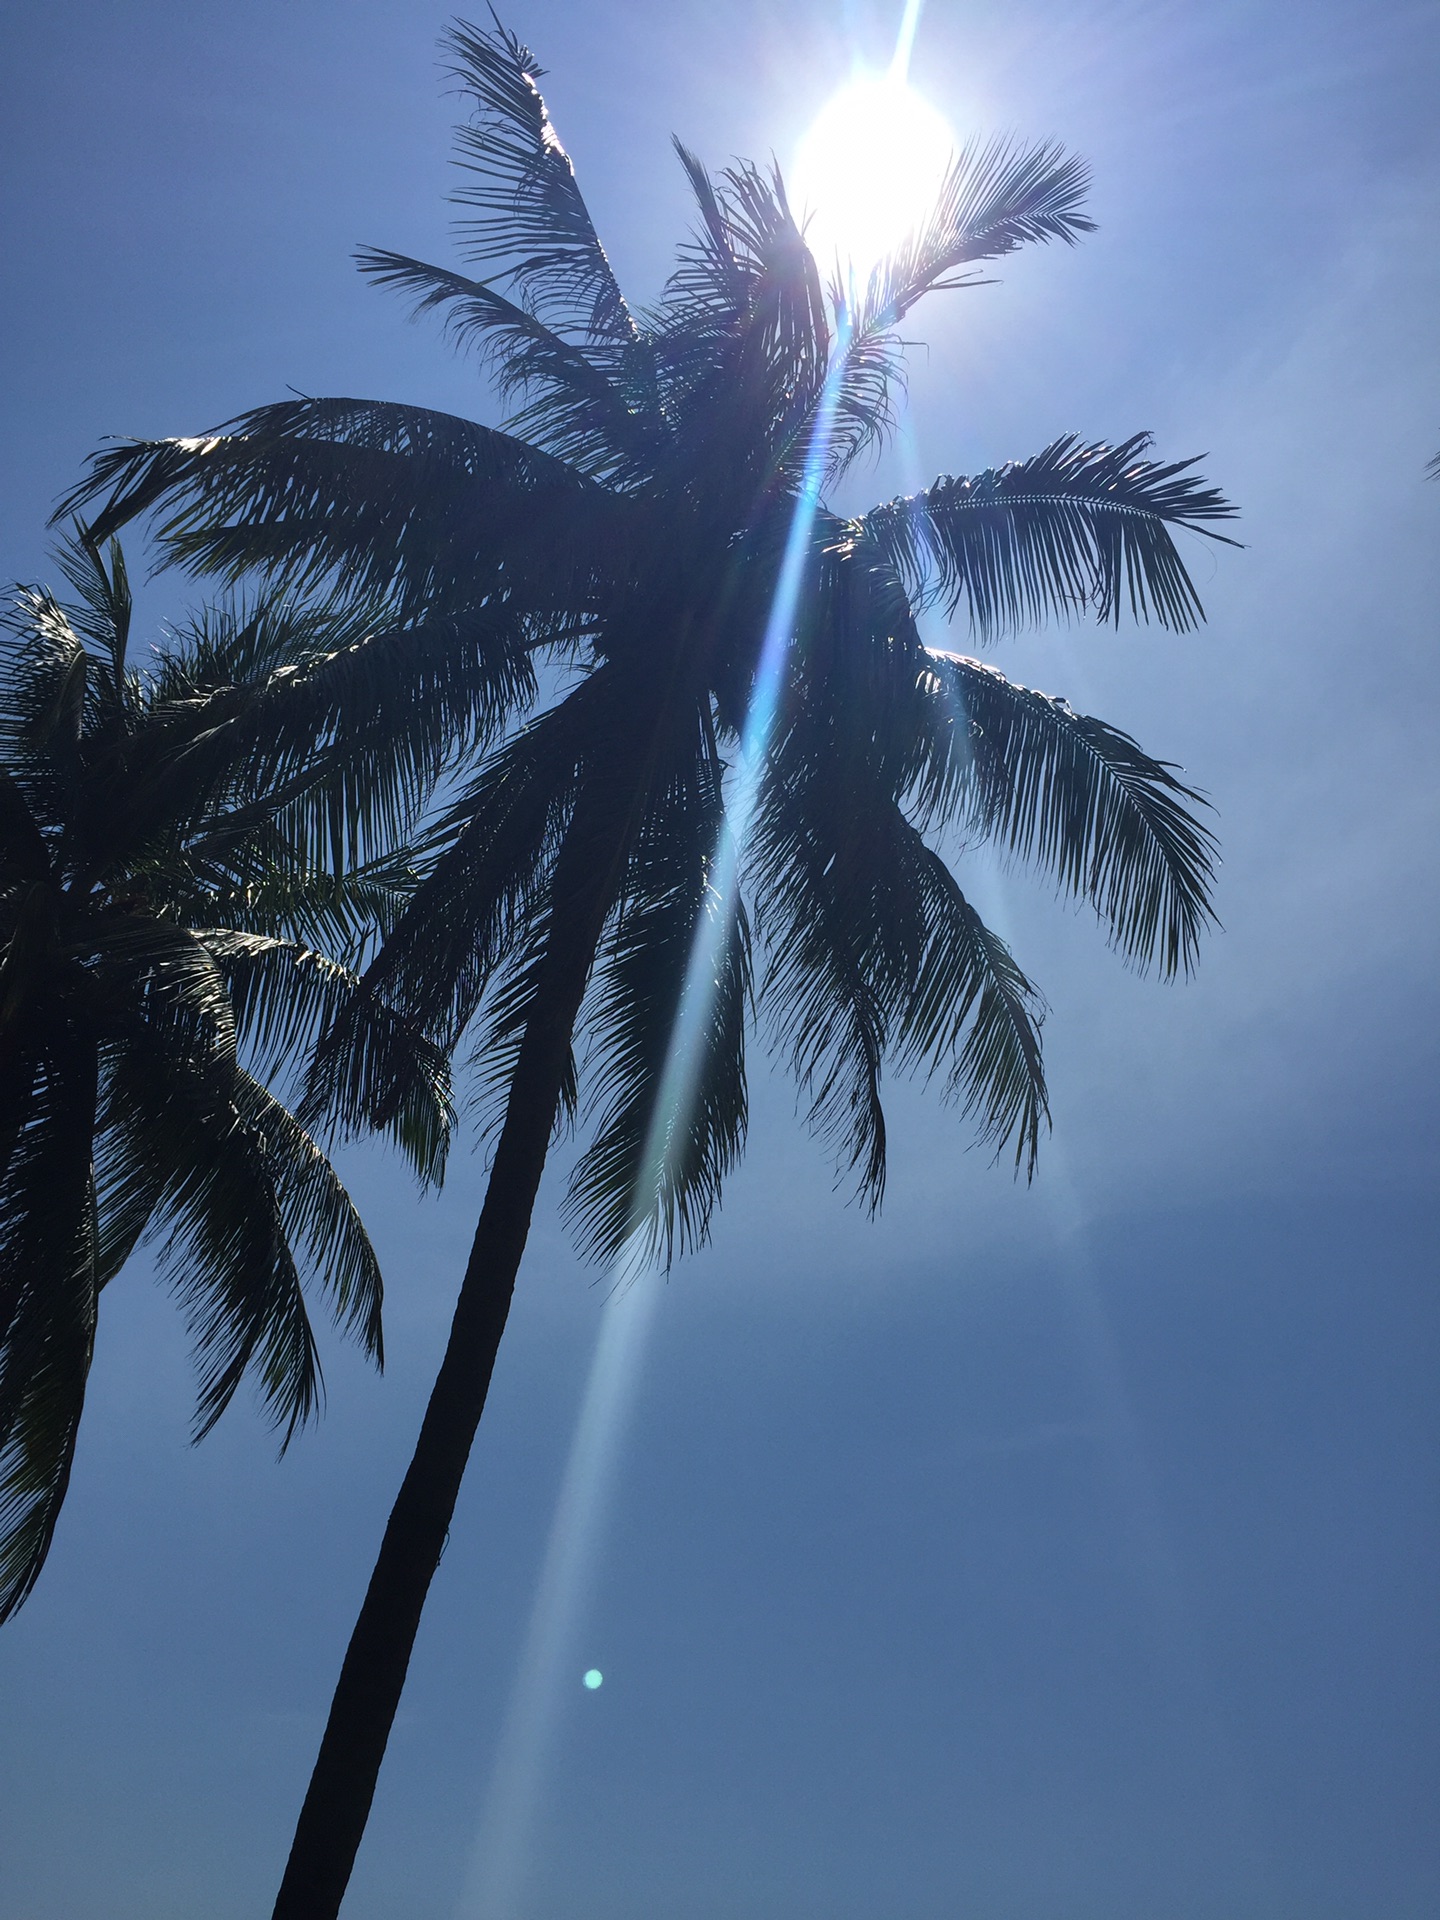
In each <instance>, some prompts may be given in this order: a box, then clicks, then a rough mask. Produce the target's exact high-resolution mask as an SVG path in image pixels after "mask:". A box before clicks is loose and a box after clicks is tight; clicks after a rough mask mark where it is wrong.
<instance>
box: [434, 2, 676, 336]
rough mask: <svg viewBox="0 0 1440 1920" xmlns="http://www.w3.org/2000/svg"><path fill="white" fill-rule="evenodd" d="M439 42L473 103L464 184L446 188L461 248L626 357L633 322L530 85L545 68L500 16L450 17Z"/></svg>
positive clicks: (555, 321)
mask: <svg viewBox="0 0 1440 1920" xmlns="http://www.w3.org/2000/svg"><path fill="white" fill-rule="evenodd" d="M441 46H442V49H443V50H444V51H445V52H446V53H448V54H450V56H451V57H452V59H453V61H454V65H453V67H452V69H451V71H452V73H453V74H454V77H455V78H456V79H457V80H458V81H459V82H460V86H461V88H462V90H463V91H464V93H465V94H466V95H467V97H468V98H469V100H470V101H471V103H472V107H473V112H474V118H473V119H472V121H471V123H470V124H469V125H468V126H464V127H460V128H457V130H456V135H455V145H456V164H457V165H458V166H459V167H460V168H461V169H462V170H463V172H464V173H465V174H466V175H467V184H466V185H465V186H464V187H462V188H460V189H459V190H457V191H456V192H455V193H454V194H453V195H452V196H451V197H452V199H453V200H454V201H455V202H456V204H457V205H459V206H462V207H467V208H470V209H472V217H471V218H469V219H466V220H462V221H461V222H459V223H458V232H459V235H460V241H461V249H462V251H463V252H464V253H465V255H466V257H467V258H468V259H470V260H472V261H473V262H474V263H475V264H476V265H477V266H480V267H483V268H485V269H486V270H487V271H488V272H489V273H490V274H491V275H493V276H495V277H498V278H499V279H500V280H502V281H503V282H505V283H506V284H507V285H509V286H511V287H513V288H514V289H515V291H516V293H517V295H518V296H519V298H520V299H521V300H522V301H523V302H524V304H525V305H526V307H528V308H529V310H530V311H531V312H532V313H534V314H536V315H537V316H538V317H539V318H540V319H542V320H543V321H545V323H546V324H547V325H548V326H550V327H553V328H555V329H557V330H559V331H561V332H568V333H573V334H576V335H578V336H579V337H580V338H581V339H582V340H583V341H584V343H585V345H586V348H587V350H588V351H589V352H590V353H591V354H593V355H596V356H597V357H598V358H601V359H602V360H603V361H604V362H605V363H606V364H608V365H610V366H611V367H614V366H615V365H616V364H617V361H618V362H620V363H621V364H623V357H624V355H625V354H626V352H627V350H628V349H629V348H631V347H632V346H633V345H634V343H635V341H636V339H637V337H638V335H637V329H636V327H635V324H634V322H633V320H632V319H631V318H630V314H629V310H628V309H627V307H626V305H625V301H624V299H623V297H622V296H621V293H620V288H619V285H618V283H617V281H616V279H615V275H614V273H613V272H612V271H611V267H610V262H609V261H608V260H607V259H606V257H605V250H604V248H603V247H602V246H601V244H600V241H599V238H598V236H597V235H596V232H595V228H594V225H593V224H592V222H591V219H590V214H589V211H588V209H587V208H586V205H585V202H584V200H583V198H582V197H581V194H580V188H579V186H578V185H577V183H576V179H575V169H574V167H573V166H572V165H571V164H570V158H569V155H568V154H567V153H566V151H565V149H564V147H562V146H561V144H560V141H559V139H558V138H557V137H556V133H555V129H554V127H553V125H552V124H551V121H550V116H549V113H548V112H547V111H546V107H545V102H544V100H543V99H542V98H541V95H540V91H539V89H538V87H537V86H536V84H535V83H536V81H537V80H540V79H542V78H543V77H544V72H545V69H544V68H543V67H542V66H541V65H540V64H539V62H538V61H537V60H536V59H535V56H534V55H533V54H532V53H531V52H530V50H529V49H528V48H527V47H524V46H522V45H521V43H520V41H519V40H517V39H516V37H515V35H514V34H512V33H510V32H509V31H508V30H507V29H506V28H504V27H502V26H501V25H500V24H499V23H498V21H497V22H496V24H495V27H494V29H493V31H486V30H484V29H479V28H476V27H473V26H470V25H468V24H467V23H466V22H465V21H456V22H455V24H454V25H453V26H452V27H451V28H450V30H449V31H448V32H447V33H446V34H445V36H444V37H443V39H442V41H441Z"/></svg>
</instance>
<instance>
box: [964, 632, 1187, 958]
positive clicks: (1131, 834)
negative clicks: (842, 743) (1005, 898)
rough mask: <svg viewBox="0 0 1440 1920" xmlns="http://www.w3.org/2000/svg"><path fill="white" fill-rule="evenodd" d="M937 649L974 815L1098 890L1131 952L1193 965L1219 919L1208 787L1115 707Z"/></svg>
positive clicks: (1107, 917)
mask: <svg viewBox="0 0 1440 1920" xmlns="http://www.w3.org/2000/svg"><path fill="white" fill-rule="evenodd" d="M929 658H930V668H929V679H930V685H931V687H932V689H933V693H934V697H935V699H936V700H937V702H939V703H945V704H946V710H947V711H948V715H949V716H950V717H951V718H952V719H954V720H955V721H956V722H957V723H958V724H957V725H956V726H955V727H954V729H953V730H952V732H951V735H950V744H949V746H948V749H947V758H948V764H947V765H946V766H945V767H944V768H943V769H942V772H943V777H944V779H945V780H946V781H948V782H951V783H953V784H952V790H951V796H950V798H951V803H952V804H953V805H954V806H955V807H956V808H958V809H959V810H960V811H961V812H962V816H963V817H964V818H965V819H966V822H967V824H968V825H969V826H970V827H971V828H972V829H973V830H974V831H975V832H977V833H981V834H984V835H987V836H989V837H991V838H993V839H995V840H996V841H997V842H998V843H999V844H1000V845H1001V846H1003V847H1004V848H1005V849H1006V850H1007V851H1008V852H1010V853H1013V854H1014V855H1016V856H1017V857H1018V858H1019V859H1022V860H1025V861H1030V862H1034V863H1035V864H1036V865H1037V866H1040V867H1042V868H1043V869H1045V870H1047V871H1049V872H1051V873H1053V874H1054V875H1055V876H1056V878H1057V880H1058V881H1059V883H1060V885H1061V886H1062V887H1063V888H1064V889H1065V890H1066V891H1067V892H1070V893H1073V894H1076V895H1078V896H1080V897H1081V898H1082V899H1085V900H1088V901H1090V902H1091V903H1092V904H1093V905H1094V907H1095V909H1096V911H1097V912H1098V913H1099V914H1100V916H1101V918H1102V919H1103V920H1104V921H1105V923H1106V925H1107V926H1108V928H1109V931H1110V937H1111V939H1112V941H1113V942H1114V944H1115V945H1116V946H1117V947H1118V948H1119V949H1120V951H1121V952H1122V953H1123V954H1125V955H1126V957H1127V958H1128V959H1130V960H1132V961H1134V962H1135V963H1136V964H1138V965H1141V966H1144V965H1146V964H1148V963H1150V962H1152V961H1153V962H1158V964H1159V967H1160V971H1161V973H1162V974H1163V975H1165V976H1166V977H1169V976H1170V975H1172V974H1174V973H1176V972H1179V971H1184V972H1187V973H1188V972H1189V971H1190V970H1191V968H1192V967H1193V965H1194V963H1195V958H1196V954H1197V951H1198V947H1199V941H1200V936H1201V934H1202V933H1203V932H1204V930H1205V927H1206V926H1207V924H1209V923H1210V922H1211V921H1213V919H1214V914H1213V911H1212V908H1211V905H1210V889H1211V885H1212V882H1213V878H1214V866H1215V840H1214V836H1213V835H1212V834H1211V833H1210V831H1209V829H1208V828H1206V827H1205V826H1203V825H1202V824H1201V822H1200V821H1198V820H1197V819H1196V818H1195V815H1194V812H1193V809H1194V808H1195V807H1197V806H1203V805H1204V804H1205V802H1204V800H1203V798H1202V797H1201V795H1200V794H1198V793H1197V792H1196V791H1195V790H1194V789H1193V788H1191V787H1187V786H1185V785H1183V784H1182V782H1181V781H1179V780H1178V779H1176V777H1175V774H1174V771H1173V770H1172V768H1171V767H1169V766H1168V765H1167V764H1166V763H1165V762H1164V761H1160V760H1153V759H1151V757H1150V756H1149V755H1148V754H1147V753H1145V752H1144V751H1143V750H1142V749H1141V748H1140V747H1139V746H1138V745H1137V744H1136V742H1135V741H1134V740H1132V739H1131V738H1130V736H1129V734H1127V733H1122V732H1121V731H1120V730H1119V729H1118V728H1116V727H1111V726H1108V725H1107V724H1106V723H1105V722H1104V721H1103V720H1096V719H1093V718H1091V717H1090V716H1088V715H1086V714H1079V713H1075V712H1073V711H1072V710H1071V708H1070V707H1069V706H1068V705H1067V704H1066V703H1065V701H1063V700H1057V699H1053V698H1051V696H1050V695H1048V694H1044V693H1038V692H1036V691H1035V690H1034V689H1033V688H1030V687H1022V686H1018V685H1017V684H1016V683H1015V682H1013V681H1011V680H1007V679H1006V678H1005V676H1004V675H1003V674H1000V673H997V672H996V671H995V669H994V668H993V667H989V666H986V665H984V664H982V663H981V662H980V661H978V660H967V659H964V658H962V657H961V656H959V655H956V654H946V653H938V652H932V653H931V654H930V656H929ZM938 737H939V736H938V735H937V738H938Z"/></svg>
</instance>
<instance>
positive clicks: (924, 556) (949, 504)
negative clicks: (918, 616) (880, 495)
mask: <svg viewBox="0 0 1440 1920" xmlns="http://www.w3.org/2000/svg"><path fill="white" fill-rule="evenodd" d="M1149 444H1150V440H1149V436H1148V435H1146V434H1136V435H1135V436H1133V437H1132V438H1131V439H1129V440H1125V441H1122V442H1121V444H1120V445H1119V446H1115V447H1108V446H1103V445H1092V446H1084V445H1082V444H1081V443H1080V442H1079V441H1078V440H1077V439H1076V438H1075V437H1074V436H1073V435H1070V434H1067V435H1065V436H1063V437H1062V438H1061V439H1059V440H1056V441H1053V442H1052V443H1051V445H1050V446H1048V447H1047V448H1046V449H1045V450H1044V452H1043V453H1039V454H1036V455H1034V456H1033V458H1031V459H1029V460H1016V461H1011V462H1010V463H1009V464H1008V465H1006V466H1003V467H999V468H990V469H988V470H987V471H986V472H984V473H982V474H979V475H977V476H975V477H974V478H973V479H965V478H962V479H952V478H951V477H950V476H948V475H946V476H945V477H943V478H942V479H939V480H937V481H936V482H935V484H934V485H933V486H931V487H929V488H927V489H926V490H925V491H924V492H923V493H918V494H912V495H911V496H909V497H908V498H906V499H900V500H891V501H888V502H886V503H885V504H884V505H883V506H879V507H873V508H871V510H870V512H869V513H867V514H865V515H863V516H862V518H861V519H860V520H859V521H858V522H856V534H857V537H858V538H860V539H862V540H865V541H868V542H873V543H874V546H875V549H876V551H877V552H878V553H879V554H881V555H883V556H884V558H885V560H886V561H887V562H888V563H889V564H890V565H891V566H892V567H894V569H895V571H896V573H897V574H898V575H899V577H900V579H901V580H902V581H903V582H904V585H905V588H906V591H907V593H908V594H909V595H910V596H911V598H912V600H913V601H915V602H916V603H917V604H921V605H924V604H927V603H929V602H933V601H936V600H938V601H940V602H941V603H942V604H943V606H944V608H945V611H946V613H947V614H954V613H955V612H956V611H957V610H958V608H959V607H960V606H961V605H964V606H965V608H966V610H967V611H968V613H969V616H970V619H971V622H972V624H973V625H974V626H975V628H976V629H977V630H978V631H979V632H980V633H982V634H987V635H988V634H993V633H996V632H998V631H1000V630H1002V629H1004V628H1006V627H1014V626H1019V625H1021V624H1024V623H1031V622H1035V621H1040V620H1044V619H1047V618H1050V617H1052V616H1055V615H1060V616H1062V617H1065V616H1070V615H1073V614H1074V613H1076V612H1078V611H1079V610H1081V609H1082V608H1090V607H1093V608H1094V609H1095V612H1096V614H1097V617H1098V618H1099V619H1101V620H1114V621H1116V622H1118V621H1119V618H1120V612H1121V608H1122V607H1123V606H1126V605H1128V607H1129V610H1130V612H1131V614H1132V615H1133V616H1134V617H1135V618H1137V619H1148V618H1149V617H1150V616H1151V615H1152V614H1153V616H1154V617H1155V618H1156V619H1157V620H1159V622H1160V623H1161V625H1162V626H1167V627H1172V628H1175V629H1177V630H1180V631H1183V630H1184V629H1186V628H1188V627H1192V626H1194V625H1195V624H1196V623H1197V622H1198V621H1199V620H1200V619H1201V618H1202V617H1203V615H1202V609H1201V606H1200V599H1199V595H1198V594H1197V593H1196V591H1195V587H1194V584H1193V583H1192V581H1191V579H1190V575H1189V573H1188V572H1187V571H1186V568H1185V564H1184V562H1183V561H1182V559H1181V558H1180V555H1179V552H1178V550H1177V548H1176V546H1175V541H1174V536H1173V533H1172V531H1171V530H1172V528H1177V527H1183V528H1186V529H1188V530H1189V531H1190V532H1193V533H1201V534H1204V535H1205V536H1206V538H1208V539H1211V540H1220V541H1223V542H1225V544H1227V545H1234V544H1235V543H1234V542H1233V541H1230V540H1228V539H1227V538H1226V536H1225V535H1224V534H1221V533H1218V532H1217V531H1216V530H1215V527H1214V522H1216V521H1221V520H1230V519H1233V518H1234V516H1235V509H1234V508H1233V507H1232V506H1231V505H1230V504H1229V503H1228V501H1226V500H1225V499H1224V498H1223V496H1222V495H1221V494H1220V493H1218V492H1217V491H1216V490H1215V489H1214V488H1213V487H1206V486H1204V485H1202V483H1201V482H1200V480H1199V478H1198V476H1196V475H1195V474H1193V473H1192V472H1191V471H1190V469H1191V468H1192V467H1193V466H1194V465H1195V461H1194V460H1181V461H1175V462H1173V463H1171V464H1170V465H1165V466H1162V465H1158V464H1156V463H1155V462H1154V461H1151V460H1146V459H1144V458H1142V457H1141V456H1142V455H1143V453H1144V451H1145V449H1146V448H1147V447H1148V446H1149Z"/></svg>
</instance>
